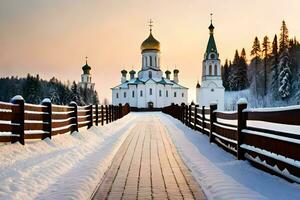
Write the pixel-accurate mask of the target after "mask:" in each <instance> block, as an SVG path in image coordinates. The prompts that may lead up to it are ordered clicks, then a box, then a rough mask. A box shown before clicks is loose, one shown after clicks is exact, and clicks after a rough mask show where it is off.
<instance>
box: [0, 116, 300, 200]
mask: <svg viewBox="0 0 300 200" xmlns="http://www.w3.org/2000/svg"><path fill="white" fill-rule="evenodd" d="M149 115H151V116H153V117H157V118H158V119H159V120H161V122H162V124H164V126H165V127H166V128H167V129H168V132H169V134H170V137H171V138H172V140H173V142H174V143H175V146H176V147H177V149H178V151H179V153H180V155H181V156H182V158H183V160H184V161H185V162H186V164H187V166H188V167H189V168H190V169H191V171H192V173H193V175H194V176H195V178H196V180H197V181H198V182H199V184H200V185H201V187H202V188H203V190H204V192H205V194H206V195H207V197H208V199H217V200H219V199H230V200H231V199H288V200H293V199H300V185H299V184H292V183H289V182H287V181H285V180H284V179H281V178H278V177H276V176H272V175H270V174H268V173H265V172H263V171H260V170H258V169H256V168H254V167H252V166H251V165H250V164H249V163H248V162H247V161H238V160H236V158H235V157H234V156H232V155H231V154H229V153H227V152H225V151H224V150H222V149H221V148H219V147H218V146H217V145H215V144H210V143H209V141H208V137H207V136H205V135H202V134H201V133H199V132H195V131H193V130H191V129H189V128H187V127H186V126H184V125H183V124H181V122H180V121H178V120H176V119H174V118H172V117H170V116H168V115H165V114H162V113H158V112H156V113H130V114H128V115H127V116H125V117H124V118H122V119H120V120H117V121H116V122H113V123H112V124H108V125H105V126H103V127H101V126H100V127H92V128H91V129H89V130H86V129H83V130H82V131H80V132H79V133H74V134H72V135H69V134H65V135H59V136H55V137H53V139H52V140H44V141H40V140H38V141H32V142H30V143H28V142H27V144H26V145H25V146H22V145H20V144H9V145H4V146H0V199H1V200H2V199H5V200H6V199H23V200H27V199H64V200H65V199H89V198H90V197H91V194H92V192H93V191H94V189H95V188H96V186H97V184H98V183H99V181H100V179H101V177H102V176H103V174H104V172H105V171H106V169H107V168H108V166H109V164H110V162H111V160H112V158H113V156H114V155H115V153H116V151H117V149H118V147H119V146H120V145H121V143H122V142H123V141H124V139H125V138H126V136H127V134H128V133H129V132H130V131H131V130H132V128H133V127H134V126H135V124H136V120H135V119H136V118H137V117H144V116H149Z"/></svg>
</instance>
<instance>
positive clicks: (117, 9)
mask: <svg viewBox="0 0 300 200" xmlns="http://www.w3.org/2000/svg"><path fill="white" fill-rule="evenodd" d="M155 2H156V3H155ZM216 2H218V1H213V2H209V1H204V2H198V1H197V2H196V1H193V2H181V1H176V3H174V2H172V4H171V5H170V3H166V2H160V1H151V2H147V1H129V3H128V2H126V3H117V1H112V2H102V1H89V2H83V1H80V0H77V1H73V2H72V4H70V3H69V1H59V3H57V2H56V1H51V2H38V1H35V0H30V1H26V2H18V1H16V0H13V1H7V2H2V3H1V7H0V13H1V14H0V15H1V18H0V24H1V27H3V34H2V36H1V37H0V44H1V45H0V51H1V52H2V54H1V55H0V66H1V77H7V76H18V77H25V76H26V74H27V73H30V74H32V75H36V74H39V75H40V77H41V78H42V79H46V80H49V79H50V78H52V77H53V76H54V77H56V78H57V79H59V80H61V81H62V82H65V83H66V82H67V81H68V80H69V81H70V82H73V80H75V81H76V82H78V81H79V80H80V75H81V73H82V69H81V67H82V66H83V65H84V64H85V57H86V56H88V57H89V59H88V64H89V65H90V66H91V67H92V76H93V82H95V83H96V90H97V92H98V94H99V99H100V101H102V100H103V99H104V98H107V99H108V100H109V101H110V102H111V91H110V88H112V87H114V86H116V85H118V84H119V83H120V78H121V74H120V71H121V70H122V69H126V70H127V71H129V70H131V69H134V70H136V71H138V70H139V69H140V68H141V54H140V45H141V43H142V42H143V41H144V40H145V39H146V38H147V37H148V34H149V27H148V21H149V19H152V20H153V21H154V27H153V35H154V37H155V38H156V39H157V40H158V41H160V43H161V49H162V53H161V61H162V65H161V69H162V71H165V70H167V69H169V70H173V69H174V67H175V66H176V67H177V68H178V69H179V71H180V73H179V80H180V84H182V85H185V86H187V87H188V88H189V102H191V101H193V100H194V101H195V86H196V83H197V80H199V81H200V80H201V67H202V60H203V55H204V52H205V49H206V45H207V42H208V36H209V33H208V26H209V24H210V13H214V16H213V24H214V26H215V38H216V43H217V48H218V52H219V54H220V58H221V63H222V64H224V62H225V59H229V60H232V59H233V56H234V52H235V50H236V49H238V50H239V52H240V51H241V49H242V48H245V49H246V53H247V58H248V59H250V48H251V46H252V43H253V40H254V37H255V36H258V38H259V39H260V41H262V38H263V36H264V35H268V36H269V38H270V40H271V41H272V40H273V37H274V35H275V34H278V33H279V30H280V26H281V22H282V20H285V22H286V24H287V27H288V28H289V35H290V37H294V36H296V37H297V36H298V35H299V34H300V27H298V26H297V16H299V14H298V12H297V7H299V5H300V3H299V2H297V1H295V0H291V1H289V2H288V3H286V4H284V5H282V4H281V3H280V4H279V1H278V0H276V1H271V0H268V1H264V2H260V1H258V0H254V1H251V2H239V1H237V0H227V1H226V3H223V4H218V3H216ZM241 5H242V6H241ZM278 5H280V6H278ZM199 8H201V9H199ZM237 8H239V9H237ZM265 8H268V10H267V11H265ZM98 9H99V10H98ZM285 9H286V10H289V15H288V16H287V15H285V13H284V12H283V10H285ZM152 10H155V11H157V12H151V11H152ZM231 10H232V11H231ZM134 11H136V12H134ZM247 11H250V13H247ZM271 11H273V12H274V13H271ZM245 12H246V13H247V14H245ZM264 12H266V16H265V17H263V18H262V16H263V15H264V14H262V13H264ZM224 15H225V16H226V17H222V16H224ZM236 16H239V17H236ZM237 24H238V25H237ZM249 30H250V31H249ZM20 33H21V34H20ZM124 38H125V39H124Z"/></svg>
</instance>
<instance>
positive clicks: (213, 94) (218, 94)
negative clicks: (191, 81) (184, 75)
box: [196, 87, 225, 110]
mask: <svg viewBox="0 0 300 200" xmlns="http://www.w3.org/2000/svg"><path fill="white" fill-rule="evenodd" d="M197 90H198V91H197V92H196V93H197V104H198V105H199V106H209V105H210V104H211V103H212V102H217V103H218V110H224V90H225V89H224V88H210V87H201V88H197Z"/></svg>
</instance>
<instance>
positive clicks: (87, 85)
mask: <svg viewBox="0 0 300 200" xmlns="http://www.w3.org/2000/svg"><path fill="white" fill-rule="evenodd" d="M82 70H83V74H81V80H80V82H79V83H78V85H79V87H80V88H82V89H91V90H94V87H95V83H92V75H91V74H90V70H91V67H90V66H89V65H88V64H87V62H86V64H85V65H84V66H83V67H82Z"/></svg>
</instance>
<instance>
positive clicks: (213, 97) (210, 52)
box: [196, 24, 225, 110]
mask: <svg viewBox="0 0 300 200" xmlns="http://www.w3.org/2000/svg"><path fill="white" fill-rule="evenodd" d="M209 30H210V37H209V41H208V44H207V49H206V52H205V54H204V60H203V63H202V82H201V85H200V84H197V88H196V102H197V104H198V105H199V106H209V105H210V104H211V103H213V102H214V103H217V104H218V110H224V94H225V88H224V87H223V82H222V78H221V64H220V59H219V54H218V51H217V47H216V44H215V40H214V35H213V30H214V27H213V25H212V24H211V25H210V27H209Z"/></svg>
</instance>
